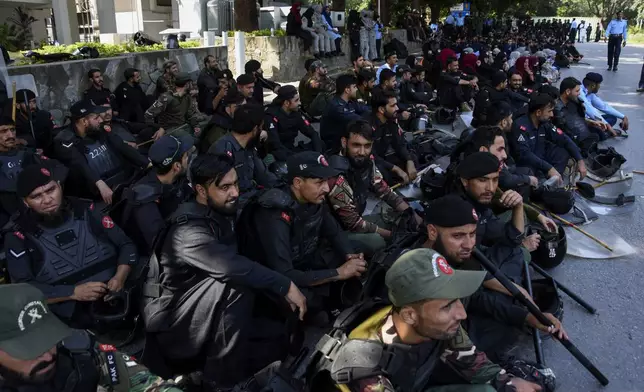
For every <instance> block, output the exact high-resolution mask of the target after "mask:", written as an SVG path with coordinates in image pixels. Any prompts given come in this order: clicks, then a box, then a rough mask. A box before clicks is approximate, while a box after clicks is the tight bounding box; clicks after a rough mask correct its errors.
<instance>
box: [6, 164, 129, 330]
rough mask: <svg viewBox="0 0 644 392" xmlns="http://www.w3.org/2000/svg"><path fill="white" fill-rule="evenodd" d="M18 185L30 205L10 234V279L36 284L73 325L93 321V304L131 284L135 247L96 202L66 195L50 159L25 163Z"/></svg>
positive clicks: (26, 203)
mask: <svg viewBox="0 0 644 392" xmlns="http://www.w3.org/2000/svg"><path fill="white" fill-rule="evenodd" d="M16 188H17V190H16V194H17V196H18V197H20V198H22V199H23V201H24V203H25V205H26V206H27V207H28V210H27V211H26V212H25V213H22V214H20V215H19V216H18V217H17V218H16V220H15V225H14V226H13V227H12V229H11V233H9V234H7V236H6V237H5V244H4V250H5V254H6V257H7V268H8V271H9V275H10V277H11V281H12V282H14V283H29V284H32V285H34V286H36V287H37V288H38V289H40V290H41V291H42V292H43V293H44V294H45V296H46V297H47V299H48V302H49V303H50V304H52V305H51V306H52V310H53V311H54V313H56V315H58V317H60V318H61V319H63V320H64V321H65V322H66V323H68V324H70V325H71V326H74V327H77V328H89V327H91V326H92V325H93V324H94V320H93V318H92V309H93V308H92V306H93V304H94V303H95V302H96V301H101V302H102V301H104V300H105V301H109V299H110V297H113V296H116V295H118V294H119V293H120V292H121V291H122V290H124V289H127V287H126V281H127V280H128V276H129V275H130V272H131V271H132V269H133V268H135V267H136V264H137V262H138V255H137V251H136V247H135V246H134V244H133V243H132V241H130V239H129V238H128V237H127V236H126V235H125V233H123V231H122V230H121V229H120V228H119V227H118V226H116V225H115V224H114V221H113V220H112V219H111V218H110V217H109V216H107V215H103V214H102V213H101V212H100V211H99V209H98V208H96V207H95V206H94V204H93V203H91V202H90V201H87V200H80V199H72V198H65V197H63V190H62V187H61V185H60V183H58V182H57V181H56V180H55V179H54V177H53V176H52V174H51V172H50V171H49V169H48V168H47V167H46V166H45V165H40V164H35V165H31V166H29V167H26V168H25V169H24V170H23V171H22V173H20V175H19V177H18V183H17V186H16Z"/></svg>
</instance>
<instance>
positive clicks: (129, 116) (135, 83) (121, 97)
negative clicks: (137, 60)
mask: <svg viewBox="0 0 644 392" xmlns="http://www.w3.org/2000/svg"><path fill="white" fill-rule="evenodd" d="M123 76H124V77H125V81H124V82H122V83H121V84H119V85H118V86H117V87H116V89H115V90H114V102H111V103H112V104H113V105H114V109H116V111H117V112H118V114H119V117H120V118H121V119H123V120H125V121H131V122H135V123H143V122H145V115H144V113H145V111H146V110H147V109H148V108H149V107H150V104H149V102H148V97H147V95H146V94H145V92H144V91H143V89H142V88H141V71H139V70H138V69H136V68H128V69H126V70H125V72H124V73H123Z"/></svg>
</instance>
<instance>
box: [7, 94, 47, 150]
mask: <svg viewBox="0 0 644 392" xmlns="http://www.w3.org/2000/svg"><path fill="white" fill-rule="evenodd" d="M16 104H17V105H18V106H17V108H16V109H18V110H16V138H17V139H19V140H18V142H19V143H20V144H25V145H27V146H29V147H32V148H40V149H42V150H43V151H45V152H46V153H49V150H50V149H51V142H52V140H53V139H54V120H53V117H52V115H51V113H49V112H48V111H46V110H40V109H38V106H37V103H36V94H34V92H33V91H31V90H27V89H23V90H18V91H16ZM20 139H21V140H23V141H24V142H26V143H24V142H22V141H20Z"/></svg>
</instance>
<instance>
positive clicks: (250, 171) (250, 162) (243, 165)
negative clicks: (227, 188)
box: [229, 148, 255, 193]
mask: <svg viewBox="0 0 644 392" xmlns="http://www.w3.org/2000/svg"><path fill="white" fill-rule="evenodd" d="M229 151H230V150H229ZM233 154H234V159H235V169H236V170H237V176H238V180H237V181H238V183H239V191H240V193H245V192H248V191H252V190H253V189H255V182H254V181H253V177H254V174H255V160H254V159H253V152H252V150H247V149H244V148H242V149H240V150H237V151H234V152H233Z"/></svg>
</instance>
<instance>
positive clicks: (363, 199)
mask: <svg viewBox="0 0 644 392" xmlns="http://www.w3.org/2000/svg"><path fill="white" fill-rule="evenodd" d="M373 136H374V132H373V129H372V128H371V124H369V123H368V122H367V121H365V120H358V121H354V122H352V123H350V124H349V125H348V126H347V129H346V133H345V135H344V136H343V137H342V151H340V154H339V155H334V156H332V157H331V158H330V159H329V160H330V165H331V166H332V167H334V168H335V169H338V170H339V171H341V173H342V174H340V176H338V177H337V178H336V179H335V181H333V185H331V190H330V192H329V196H328V197H327V199H328V201H329V204H330V205H331V208H332V209H333V212H334V213H335V216H336V217H337V218H338V220H339V221H340V223H341V225H342V227H343V228H344V229H345V230H346V231H348V232H350V234H349V238H350V239H351V241H352V242H358V243H360V244H361V249H363V250H364V253H365V254H366V255H367V257H370V256H372V255H373V254H375V253H376V252H377V251H378V250H380V249H382V248H384V247H385V245H386V242H385V240H388V239H390V238H391V237H392V229H393V227H394V226H395V225H396V224H397V221H398V220H399V219H401V216H402V215H403V213H404V212H406V211H407V210H409V212H411V214H410V215H409V217H405V218H404V219H408V218H412V217H413V218H414V219H415V220H416V223H418V224H420V223H422V220H420V218H418V216H417V215H416V214H415V213H414V212H413V211H412V210H411V209H410V207H409V204H407V202H405V201H404V200H403V198H402V197H401V196H400V195H398V194H397V193H396V192H394V191H392V190H391V188H389V186H388V185H387V183H386V182H385V180H384V179H383V177H382V174H380V171H379V170H378V168H377V167H376V162H375V158H374V156H373V155H372V154H371V150H372V148H373ZM369 194H373V195H375V196H376V197H378V198H379V199H381V200H382V201H384V202H385V203H386V204H387V206H388V207H389V208H388V209H387V210H384V211H382V212H381V213H379V214H373V215H369V216H363V214H364V212H365V208H366V207H367V198H368V197H369Z"/></svg>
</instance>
